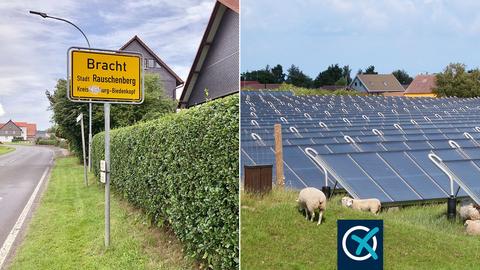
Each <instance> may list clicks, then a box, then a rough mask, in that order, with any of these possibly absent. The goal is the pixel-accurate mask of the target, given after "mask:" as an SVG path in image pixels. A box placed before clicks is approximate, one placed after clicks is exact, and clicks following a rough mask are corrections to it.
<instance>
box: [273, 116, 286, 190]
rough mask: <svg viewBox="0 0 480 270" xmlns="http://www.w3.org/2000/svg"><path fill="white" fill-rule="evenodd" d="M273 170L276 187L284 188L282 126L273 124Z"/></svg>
mask: <svg viewBox="0 0 480 270" xmlns="http://www.w3.org/2000/svg"><path fill="white" fill-rule="evenodd" d="M274 130H275V131H274V135H275V169H276V178H277V186H279V187H281V188H283V187H284V186H285V177H284V176H283V143H282V125H281V124H275V126H274Z"/></svg>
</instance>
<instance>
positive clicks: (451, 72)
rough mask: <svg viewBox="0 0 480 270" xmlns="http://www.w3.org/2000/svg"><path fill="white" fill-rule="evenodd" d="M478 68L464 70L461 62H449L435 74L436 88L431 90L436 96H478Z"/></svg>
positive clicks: (464, 67) (479, 73) (479, 74)
mask: <svg viewBox="0 0 480 270" xmlns="http://www.w3.org/2000/svg"><path fill="white" fill-rule="evenodd" d="M479 80H480V70H478V69H473V70H470V71H469V72H466V66H465V65H464V64H461V63H451V64H449V65H448V66H447V67H445V69H444V70H443V72H441V73H438V74H437V75H436V88H434V89H433V92H434V93H436V94H437V95H438V96H441V97H443V96H448V97H450V96H456V97H478V96H480V81H479Z"/></svg>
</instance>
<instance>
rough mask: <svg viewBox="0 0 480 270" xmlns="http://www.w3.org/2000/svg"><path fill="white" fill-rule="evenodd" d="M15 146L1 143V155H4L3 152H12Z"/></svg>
mask: <svg viewBox="0 0 480 270" xmlns="http://www.w3.org/2000/svg"><path fill="white" fill-rule="evenodd" d="M14 150H15V148H13V147H8V146H4V145H0V155H3V154H6V153H10V152H12V151H14Z"/></svg>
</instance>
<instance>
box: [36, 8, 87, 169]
mask: <svg viewBox="0 0 480 270" xmlns="http://www.w3.org/2000/svg"><path fill="white" fill-rule="evenodd" d="M30 14H34V15H38V16H41V17H42V18H44V19H47V18H49V19H54V20H59V21H62V22H66V23H68V24H70V25H72V26H73V27H75V28H77V30H78V31H80V33H82V35H83V37H84V38H85V40H86V41H87V44H88V48H91V47H90V41H88V38H87V36H86V35H85V33H84V32H83V31H82V29H80V27H78V26H76V25H75V24H74V23H72V22H71V21H69V20H66V19H63V18H58V17H53V16H50V15H47V13H44V12H39V11H33V10H30ZM91 155H92V103H91V102H89V103H88V171H90V170H91V167H92V159H91Z"/></svg>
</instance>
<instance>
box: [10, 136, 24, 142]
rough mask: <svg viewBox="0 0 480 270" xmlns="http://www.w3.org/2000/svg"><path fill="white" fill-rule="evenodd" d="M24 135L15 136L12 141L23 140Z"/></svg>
mask: <svg viewBox="0 0 480 270" xmlns="http://www.w3.org/2000/svg"><path fill="white" fill-rule="evenodd" d="M23 141H24V140H23V137H13V139H12V142H23Z"/></svg>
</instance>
